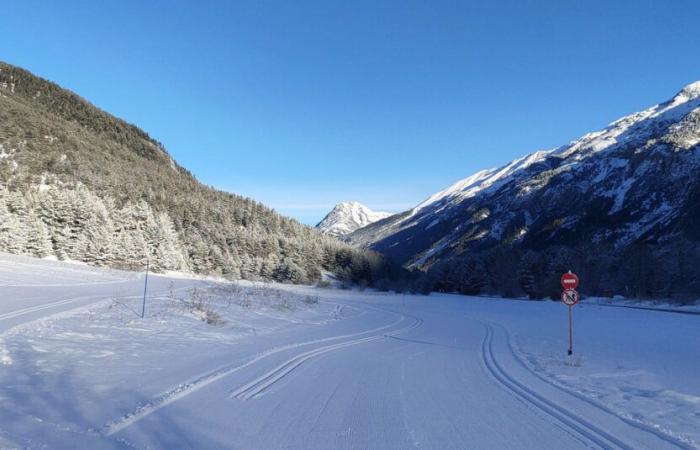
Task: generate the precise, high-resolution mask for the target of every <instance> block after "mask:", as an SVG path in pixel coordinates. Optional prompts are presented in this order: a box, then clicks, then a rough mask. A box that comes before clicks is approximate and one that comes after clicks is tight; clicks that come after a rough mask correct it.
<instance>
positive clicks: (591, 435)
mask: <svg viewBox="0 0 700 450" xmlns="http://www.w3.org/2000/svg"><path fill="white" fill-rule="evenodd" d="M484 325H485V327H486V336H485V337H484V340H483V341H482V344H481V358H482V361H483V363H484V366H485V367H486V369H487V370H488V372H489V373H490V374H491V376H492V377H493V379H494V380H495V381H496V382H497V383H498V384H500V385H501V386H503V387H505V388H506V389H507V390H508V391H510V392H511V393H512V394H513V395H515V396H516V397H518V398H520V399H521V400H523V401H524V402H525V403H527V404H528V405H531V406H534V407H536V408H537V409H539V410H541V411H542V412H544V413H546V414H547V415H549V416H550V417H552V418H553V419H555V420H556V421H558V422H560V423H562V424H564V425H566V427H567V428H569V429H570V430H571V431H572V432H574V434H577V435H580V436H583V437H584V438H585V439H586V440H588V441H590V442H592V443H593V444H595V445H596V446H598V447H600V448H604V449H615V448H619V449H623V450H634V448H633V447H630V446H629V445H627V444H625V443H624V442H622V441H620V440H619V439H617V438H615V437H614V436H612V435H610V434H609V433H608V432H607V431H605V430H603V429H601V428H599V427H597V426H596V425H594V424H592V423H590V422H589V421H587V420H586V419H584V418H583V417H580V416H577V415H576V414H574V413H572V412H570V411H567V410H565V409H563V408H561V407H560V406H558V405H556V404H555V403H553V402H551V401H549V400H547V399H546V398H544V397H543V396H541V395H539V394H537V393H536V392H535V391H533V390H532V389H530V388H528V387H526V386H525V385H523V384H522V383H520V382H518V381H517V380H516V379H515V378H513V377H512V376H511V375H509V374H508V373H507V372H506V371H505V370H504V369H503V368H502V367H501V365H500V364H498V361H497V360H496V358H495V356H494V354H493V345H492V344H493V334H494V333H493V327H492V326H491V325H489V324H484Z"/></svg>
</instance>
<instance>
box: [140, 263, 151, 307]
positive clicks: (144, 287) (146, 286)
mask: <svg viewBox="0 0 700 450" xmlns="http://www.w3.org/2000/svg"><path fill="white" fill-rule="evenodd" d="M150 262H151V261H150V259H148V258H146V282H145V283H144V285H143V303H142V304H141V318H142V319H143V318H144V316H145V315H146V292H147V291H148V268H149V265H150Z"/></svg>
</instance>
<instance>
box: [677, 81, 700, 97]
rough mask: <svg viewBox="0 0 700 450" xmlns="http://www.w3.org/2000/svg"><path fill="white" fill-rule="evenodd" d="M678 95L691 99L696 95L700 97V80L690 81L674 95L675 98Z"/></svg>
mask: <svg viewBox="0 0 700 450" xmlns="http://www.w3.org/2000/svg"><path fill="white" fill-rule="evenodd" d="M679 97H685V98H686V99H688V100H689V99H693V98H696V97H700V80H698V81H696V82H694V83H690V84H689V85H687V86H686V87H684V88H683V89H681V91H680V92H679V93H678V94H677V95H676V97H675V98H679Z"/></svg>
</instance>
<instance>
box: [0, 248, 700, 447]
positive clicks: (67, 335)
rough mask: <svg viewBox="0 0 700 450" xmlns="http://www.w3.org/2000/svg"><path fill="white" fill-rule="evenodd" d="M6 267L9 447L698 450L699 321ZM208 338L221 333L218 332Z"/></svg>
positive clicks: (2, 309) (5, 436)
mask: <svg viewBox="0 0 700 450" xmlns="http://www.w3.org/2000/svg"><path fill="white" fill-rule="evenodd" d="M142 289H143V279H142V278H141V276H139V275H136V274H133V273H128V272H118V271H109V270H99V269H94V268H89V267H86V266H81V265H74V264H65V263H57V262H49V261H39V260H33V259H29V258H21V257H16V256H10V255H5V254H0V404H1V405H2V406H1V407H0V448H91V449H96V448H163V449H172V448H240V449H255V448H260V449H275V448H280V449H282V448H283V449H330V448H353V449H354V448H373V449H374V448H381V449H406V448H426V449H432V448H435V449H450V448H454V449H464V448H519V449H522V448H533V449H542V448H552V449H562V448H567V449H569V448H623V449H640V448H655V449H656V448H700V426H699V425H700V377H698V374H699V373H700V350H699V349H700V326H699V325H700V316H697V315H687V314H686V315H684V314H673V313H667V312H659V311H645V310H634V309H625V308H610V307H606V306H604V305H592V304H583V305H579V306H577V307H576V310H575V346H574V351H575V353H574V357H573V358H571V359H569V358H568V357H567V356H566V347H567V342H566V337H567V329H566V309H565V307H564V306H563V305H561V304H558V303H554V302H525V301H512V300H502V299H489V298H469V297H462V296H453V295H437V294H433V295H431V296H428V297H424V296H411V295H400V294H399V295H397V294H384V293H377V292H370V291H366V292H357V291H343V290H336V289H316V288H310V287H292V286H280V285H275V286H269V285H262V284H252V283H239V284H235V285H233V284H226V283H216V282H212V281H204V280H190V279H186V278H174V277H171V278H168V277H163V276H153V277H151V279H150V281H149V297H148V303H147V308H146V314H145V318H143V319H142V318H140V317H139V316H140V312H141V311H140V308H141V295H142ZM206 321H209V322H210V323H206Z"/></svg>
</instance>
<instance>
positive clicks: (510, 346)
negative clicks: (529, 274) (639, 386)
mask: <svg viewBox="0 0 700 450" xmlns="http://www.w3.org/2000/svg"><path fill="white" fill-rule="evenodd" d="M498 326H499V327H500V328H501V329H502V330H503V332H504V333H505V335H506V340H507V342H508V350H509V351H510V353H511V355H512V356H513V358H514V359H515V360H516V361H517V362H518V364H519V365H520V366H522V367H523V368H525V370H527V371H528V372H529V373H531V374H533V375H534V376H536V377H537V378H539V379H540V380H542V381H544V382H545V383H547V384H549V385H550V386H552V387H554V388H556V389H557V390H559V391H561V392H564V393H565V394H569V395H571V396H573V397H576V398H578V399H579V400H582V401H584V402H586V403H588V404H589V405H591V406H593V407H595V408H597V409H599V410H601V411H603V412H605V413H608V414H610V415H612V416H615V417H617V418H618V419H620V420H621V421H623V422H625V423H626V424H627V425H630V426H632V427H634V428H636V429H638V430H640V431H643V432H645V433H649V434H652V435H654V436H655V437H657V438H659V439H661V440H663V441H666V442H667V443H669V444H671V445H674V446H676V447H679V448H682V449H686V450H692V449H693V448H694V447H692V446H690V445H689V444H688V443H686V442H683V441H681V440H679V439H676V438H674V437H673V436H669V435H667V434H665V433H663V432H661V431H659V430H656V429H654V428H652V427H651V426H648V425H646V424H644V423H640V422H637V421H635V420H633V419H630V418H627V417H625V416H623V415H620V414H618V413H617V412H615V411H614V410H612V409H611V408H608V407H607V406H605V405H603V404H601V403H599V402H597V401H595V400H593V399H591V398H589V397H586V396H585V395H583V394H580V393H578V392H576V391H573V390H569V389H567V388H565V387H563V386H561V385H559V384H557V383H555V382H553V381H551V380H549V379H547V378H546V377H544V376H542V375H541V374H539V373H537V372H536V371H535V370H533V369H532V368H531V367H530V366H528V364H527V363H526V362H525V361H524V360H523V358H522V357H521V356H520V355H519V354H518V353H517V352H516V351H515V347H514V345H513V342H512V337H511V334H510V333H509V332H508V329H506V328H505V327H504V326H502V325H498Z"/></svg>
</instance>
